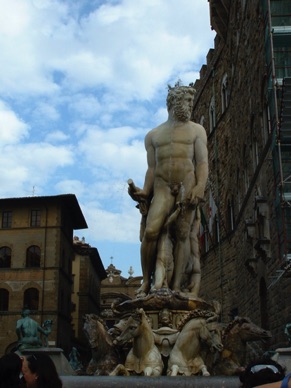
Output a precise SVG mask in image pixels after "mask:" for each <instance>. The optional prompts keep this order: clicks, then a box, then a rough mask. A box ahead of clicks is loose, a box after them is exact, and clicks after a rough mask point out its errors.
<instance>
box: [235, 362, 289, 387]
mask: <svg viewBox="0 0 291 388" xmlns="http://www.w3.org/2000/svg"><path fill="white" fill-rule="evenodd" d="M284 376H285V369H284V368H283V367H282V365H280V364H278V363H277V362H276V361H274V360H272V359H271V358H263V359H261V360H257V361H252V362H250V363H249V364H248V366H247V367H246V369H245V370H244V371H243V372H242V373H241V374H240V377H239V378H240V381H241V382H242V383H243V384H242V386H241V387H242V388H252V387H256V386H257V385H263V384H268V383H275V382H276V381H281V380H283V378H284Z"/></svg>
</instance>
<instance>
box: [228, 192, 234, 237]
mask: <svg viewBox="0 0 291 388" xmlns="http://www.w3.org/2000/svg"><path fill="white" fill-rule="evenodd" d="M233 208H234V201H233V197H232V199H231V200H228V201H227V229H228V231H229V232H231V231H232V230H234V210H233Z"/></svg>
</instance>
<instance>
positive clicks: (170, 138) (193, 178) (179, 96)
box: [128, 83, 208, 297]
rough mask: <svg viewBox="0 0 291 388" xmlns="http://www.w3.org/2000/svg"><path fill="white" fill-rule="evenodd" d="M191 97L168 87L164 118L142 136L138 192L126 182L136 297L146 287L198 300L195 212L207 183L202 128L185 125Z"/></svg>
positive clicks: (190, 89) (190, 93)
mask: <svg viewBox="0 0 291 388" xmlns="http://www.w3.org/2000/svg"><path fill="white" fill-rule="evenodd" d="M194 95H195V89H194V88H193V87H192V86H181V85H180V84H179V83H177V84H176V85H175V87H170V86H169V91H168V97H167V109H168V119H167V121H166V122H164V123H163V124H161V125H159V126H158V127H156V128H154V129H152V130H151V131H150V132H149V133H148V134H147V135H146V137H145V148H146V152H147V163H148V169H147V172H146V175H145V180H144V186H143V189H140V188H138V187H136V186H135V185H134V183H133V181H132V180H131V179H130V180H129V181H128V184H129V188H128V192H129V194H130V196H131V197H132V198H133V199H134V200H135V201H137V202H138V203H139V205H138V206H139V208H140V212H141V214H142V222H141V231H140V239H141V267H142V273H143V283H142V285H141V287H140V288H139V289H138V291H137V296H138V297H144V296H146V295H147V293H148V292H149V291H150V287H151V290H152V291H155V290H158V289H160V288H164V287H165V288H170V289H172V290H173V291H177V292H180V291H181V290H182V288H183V289H184V290H186V291H188V293H190V294H191V295H192V296H197V295H198V290H199V286H200V258H199V253H198V252H199V248H198V249H197V247H198V244H199V242H198V239H197V233H198V230H199V225H200V213H199V212H197V209H198V207H199V206H198V205H199V203H200V202H201V201H202V200H203V197H204V191H205V186H206V182H207V178H208V151H207V136H206V131H205V129H204V128H203V127H202V126H201V125H200V124H196V123H194V122H193V121H191V120H190V117H191V114H192V109H193V99H194ZM185 278H186V281H185ZM187 278H188V280H187ZM182 284H183V286H182Z"/></svg>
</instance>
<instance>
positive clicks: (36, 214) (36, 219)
mask: <svg viewBox="0 0 291 388" xmlns="http://www.w3.org/2000/svg"><path fill="white" fill-rule="evenodd" d="M40 220H41V211H40V210H31V218H30V226H40Z"/></svg>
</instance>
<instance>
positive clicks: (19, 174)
mask: <svg viewBox="0 0 291 388" xmlns="http://www.w3.org/2000/svg"><path fill="white" fill-rule="evenodd" d="M0 9H1V13H0V52H1V56H0V69H1V72H0V147H1V150H0V151H1V152H0V176H1V186H0V197H1V198H7V197H22V196H32V195H36V196H42V195H59V194H68V193H73V194H75V195H76V197H77V199H78V201H79V203H80V206H81V209H82V211H83V213H84V216H85V218H86V220H87V223H88V229H87V230H79V231H76V233H75V235H76V236H78V237H79V238H82V237H85V239H86V242H88V243H89V244H90V245H91V246H94V247H97V249H98V251H99V253H100V256H101V259H102V262H103V265H104V267H105V268H107V266H108V265H109V264H110V263H111V260H110V257H111V256H112V257H113V260H112V262H113V264H114V265H115V266H116V267H117V268H119V269H120V270H122V275H123V276H125V277H127V276H128V273H127V272H128V269H129V267H130V266H132V267H133V269H134V275H135V276H138V275H141V269H140V257H139V247H140V243H139V222H140V215H139V212H138V210H137V209H136V208H135V204H134V202H133V201H132V200H131V198H130V197H129V196H128V194H127V179H128V178H132V179H133V180H134V182H135V183H136V185H139V186H142V184H143V178H144V174H145V171H146V154H145V150H144V143H143V139H144V136H145V134H146V133H147V132H148V131H149V130H150V129H151V128H153V127H155V126H156V125H158V124H160V123H161V122H163V121H165V120H166V118H167V111H166V103H165V100H166V96H167V84H172V85H173V84H174V83H175V82H176V81H177V80H178V79H180V80H181V81H182V83H183V84H185V85H188V84H189V83H190V82H195V80H196V79H197V78H199V70H200V68H201V66H202V65H203V64H204V63H205V61H206V55H207V53H208V50H209V49H210V48H212V47H213V40H214V36H215V34H214V32H213V31H211V28H210V19H209V3H208V1H207V0H179V1H177V0H111V1H110V0H108V1H101V0H9V1H8V0H0Z"/></svg>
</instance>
